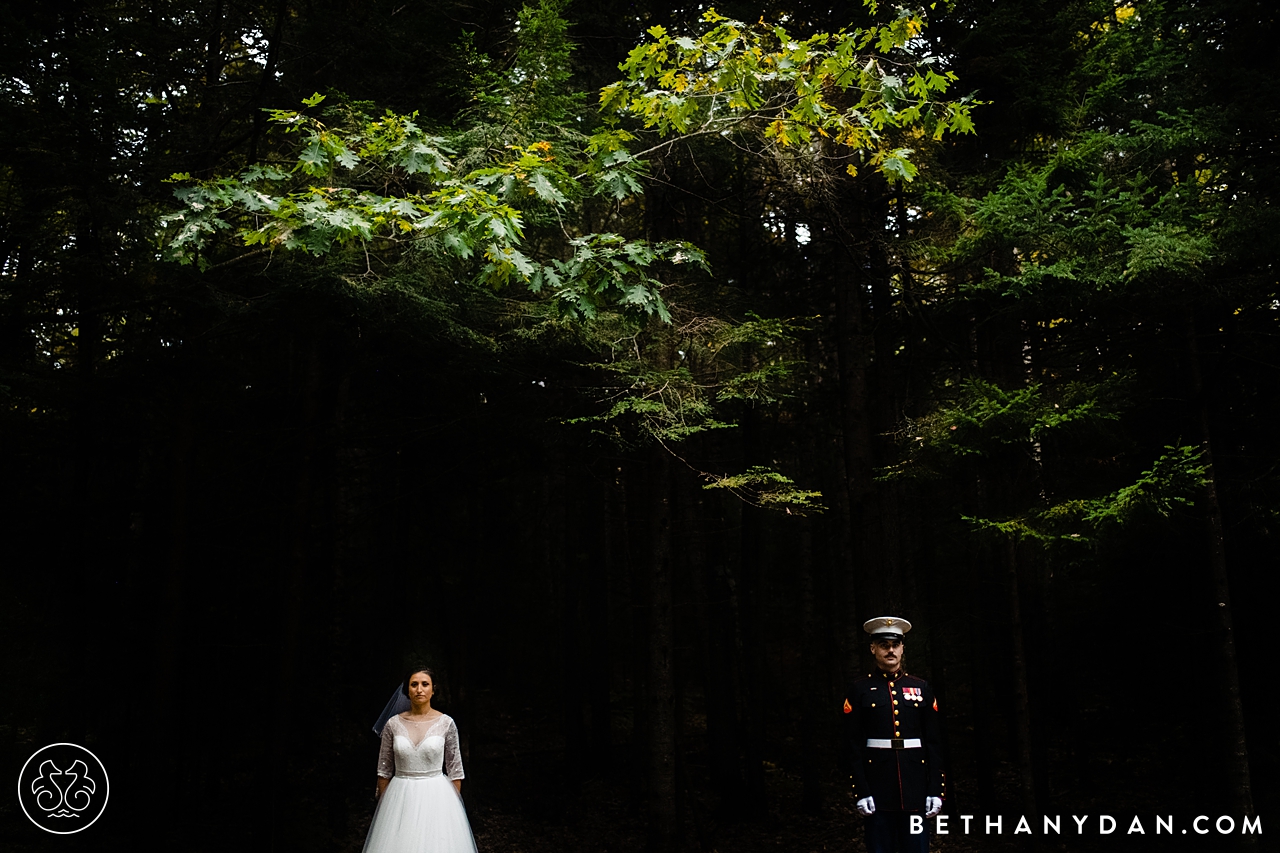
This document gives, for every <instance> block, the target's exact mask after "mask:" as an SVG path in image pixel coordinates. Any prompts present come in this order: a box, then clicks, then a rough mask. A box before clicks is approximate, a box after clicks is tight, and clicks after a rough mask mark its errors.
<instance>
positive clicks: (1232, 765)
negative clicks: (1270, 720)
mask: <svg viewBox="0 0 1280 853" xmlns="http://www.w3.org/2000/svg"><path fill="white" fill-rule="evenodd" d="M1186 323H1187V348H1188V356H1189V357H1188V362H1189V366H1190V372H1191V377H1190V378H1191V399H1192V401H1193V405H1194V406H1195V422H1196V426H1197V427H1198V429H1199V431H1200V443H1201V447H1202V448H1203V451H1204V455H1203V459H1204V462H1205V464H1206V466H1207V467H1208V469H1209V476H1208V478H1207V482H1206V483H1205V486H1204V490H1203V493H1202V496H1201V499H1202V501H1203V502H1204V507H1205V515H1206V525H1207V528H1208V531H1207V532H1208V538H1209V579H1210V582H1211V584H1212V587H1213V603H1214V608H1213V609H1214V615H1215V617H1216V622H1217V631H1216V637H1217V640H1218V654H1217V655H1215V658H1216V659H1217V660H1218V661H1219V663H1220V666H1219V667H1218V668H1217V670H1218V673H1219V677H1220V679H1221V691H1222V696H1223V697H1224V699H1225V705H1226V707H1225V708H1224V711H1225V718H1226V722H1227V727H1226V735H1227V749H1228V753H1227V766H1226V770H1227V779H1226V782H1227V791H1228V794H1229V797H1230V807H1231V809H1232V810H1233V811H1234V812H1235V813H1236V814H1239V815H1252V814H1253V786H1252V783H1251V781H1250V777H1249V750H1248V745H1247V743H1246V740H1245V725H1244V704H1243V703H1242V701H1241V698H1240V672H1239V668H1238V665H1237V663H1236V642H1235V631H1234V628H1233V625H1232V618H1231V588H1230V584H1229V582H1228V578H1227V552H1226V537H1225V534H1224V530H1223V523H1222V506H1221V504H1220V503H1219V500H1218V474H1217V466H1216V465H1214V461H1213V434H1212V431H1211V429H1210V423H1209V407H1208V401H1207V400H1206V399H1205V397H1206V394H1205V385H1204V376H1203V373H1202V369H1201V366H1200V344H1199V340H1198V337H1197V332H1196V322H1195V315H1194V314H1193V313H1191V311H1190V309H1188V312H1187V317H1186Z"/></svg>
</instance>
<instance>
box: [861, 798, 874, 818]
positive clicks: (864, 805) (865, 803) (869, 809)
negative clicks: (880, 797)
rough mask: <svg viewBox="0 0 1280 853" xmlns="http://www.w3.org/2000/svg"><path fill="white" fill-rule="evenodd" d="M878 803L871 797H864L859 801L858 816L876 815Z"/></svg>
mask: <svg viewBox="0 0 1280 853" xmlns="http://www.w3.org/2000/svg"><path fill="white" fill-rule="evenodd" d="M875 811H876V801H875V800H873V799H872V798H871V797H863V798H862V799H860V800H858V814H860V815H862V816H863V817H866V816H867V815H869V814H875Z"/></svg>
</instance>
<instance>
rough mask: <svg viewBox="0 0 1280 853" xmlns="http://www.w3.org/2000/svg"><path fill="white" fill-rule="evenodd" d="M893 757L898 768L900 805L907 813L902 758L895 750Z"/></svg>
mask: <svg viewBox="0 0 1280 853" xmlns="http://www.w3.org/2000/svg"><path fill="white" fill-rule="evenodd" d="M893 757H894V759H895V761H894V764H896V765H897V767H898V805H899V807H901V808H902V810H903V811H904V812H905V811H906V810H907V803H906V800H904V799H903V794H902V756H901V755H899V751H898V750H896V749H895V750H894V751H893Z"/></svg>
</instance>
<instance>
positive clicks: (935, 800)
mask: <svg viewBox="0 0 1280 853" xmlns="http://www.w3.org/2000/svg"><path fill="white" fill-rule="evenodd" d="M940 811H942V797H925V798H924V816H925V817H933V816H934V815H936V814H937V813H938V812H940Z"/></svg>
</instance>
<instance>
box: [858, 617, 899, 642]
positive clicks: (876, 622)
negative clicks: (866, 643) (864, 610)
mask: <svg viewBox="0 0 1280 853" xmlns="http://www.w3.org/2000/svg"><path fill="white" fill-rule="evenodd" d="M862 630H864V631H866V632H867V633H868V634H870V635H871V639H873V640H901V639H903V637H904V636H905V635H906V633H907V632H908V631H910V630H911V623H910V622H908V621H907V620H906V619H901V618H899V617H897V616H877V617H876V618H874V619H868V620H867V621H866V622H863V623H862Z"/></svg>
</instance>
